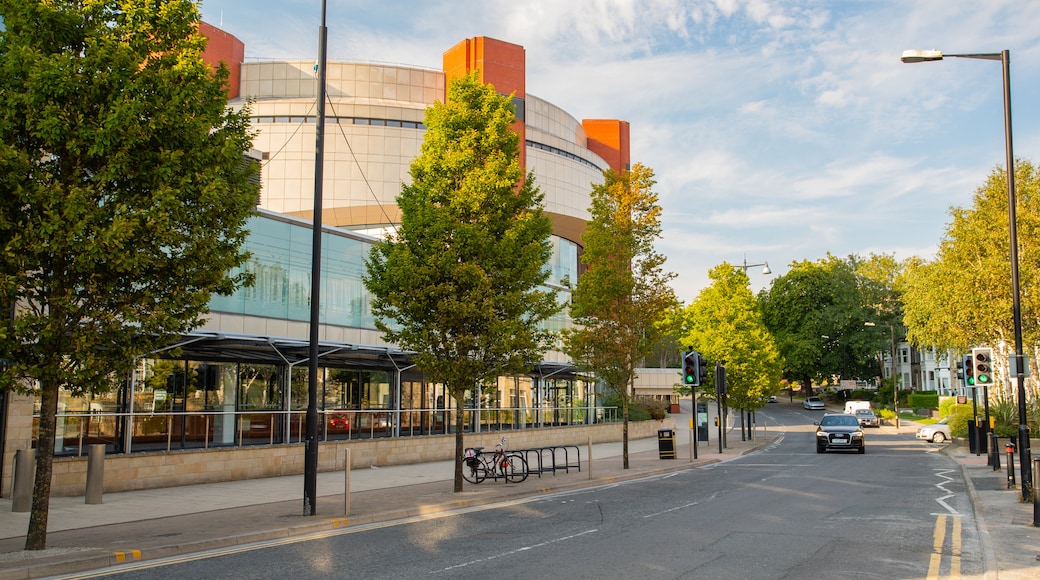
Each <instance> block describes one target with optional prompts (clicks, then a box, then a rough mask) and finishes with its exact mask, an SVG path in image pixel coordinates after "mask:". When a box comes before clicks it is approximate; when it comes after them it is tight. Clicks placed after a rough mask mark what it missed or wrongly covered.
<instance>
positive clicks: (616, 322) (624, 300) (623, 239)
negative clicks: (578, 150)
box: [562, 163, 676, 469]
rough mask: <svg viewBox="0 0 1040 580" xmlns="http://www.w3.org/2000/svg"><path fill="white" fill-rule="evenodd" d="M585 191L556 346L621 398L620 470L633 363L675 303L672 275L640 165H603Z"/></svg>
mask: <svg viewBox="0 0 1040 580" xmlns="http://www.w3.org/2000/svg"><path fill="white" fill-rule="evenodd" d="M603 176H604V182H603V183H602V184H600V185H596V186H595V187H593V189H592V195H591V197H592V206H591V208H590V213H591V214H592V217H591V220H590V221H589V223H588V225H587V226H586V229H585V233H584V235H583V236H582V241H583V242H584V243H585V253H584V254H583V255H582V263H583V264H585V265H587V266H588V270H586V272H585V273H584V274H583V275H582V276H581V277H580V278H578V286H577V288H576V289H575V291H574V295H573V297H572V302H571V317H572V318H573V319H574V322H575V327H573V328H569V329H564V331H563V333H562V334H563V348H564V352H566V353H567V354H568V355H569V356H570V357H571V359H572V360H573V361H574V363H575V364H576V365H578V366H579V367H581V368H583V369H586V370H588V371H591V372H593V373H595V375H596V376H597V377H598V378H599V379H600V380H601V381H602V382H603V384H604V385H605V387H606V389H607V391H608V393H610V394H611V395H613V396H615V397H616V398H617V399H618V400H619V401H620V402H621V414H622V420H623V422H624V426H623V428H622V433H623V436H622V456H623V463H624V468H625V469H628V465H629V463H628V421H629V407H630V402H631V398H632V396H631V395H632V391H631V388H632V382H633V381H634V379H635V377H636V367H638V366H639V365H640V364H641V363H642V362H643V360H644V359H646V358H647V357H649V356H650V355H652V354H653V352H654V348H655V347H656V346H657V345H658V343H660V342H661V341H662V339H663V337H665V336H666V335H667V334H668V333H669V327H668V320H669V317H668V316H667V315H668V314H669V312H670V311H671V310H673V309H674V307H675V305H676V299H675V294H674V292H673V291H672V289H671V288H670V287H669V286H668V281H669V280H671V279H672V278H673V277H674V274H671V273H666V272H664V270H663V267H664V262H665V257H664V256H663V255H661V254H659V253H658V252H657V251H656V250H655V249H654V241H655V240H656V239H657V238H659V237H660V235H661V223H660V217H661V206H659V205H658V204H657V194H656V193H654V191H653V186H654V184H655V183H656V182H655V181H654V173H653V171H652V170H651V169H650V168H648V167H645V166H643V165H641V164H638V163H637V164H636V165H635V166H633V167H632V169H631V170H629V171H625V172H623V173H617V172H614V171H612V170H607V171H605V172H604V173H603Z"/></svg>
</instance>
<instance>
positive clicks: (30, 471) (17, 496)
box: [11, 449, 36, 512]
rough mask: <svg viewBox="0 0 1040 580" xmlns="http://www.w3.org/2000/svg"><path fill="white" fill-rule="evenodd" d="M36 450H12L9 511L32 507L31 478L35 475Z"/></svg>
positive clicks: (25, 510)
mask: <svg viewBox="0 0 1040 580" xmlns="http://www.w3.org/2000/svg"><path fill="white" fill-rule="evenodd" d="M35 468H36V450H35V449H19V450H18V451H15V452H14V489H13V490H12V493H11V499H12V500H13V501H12V502H11V511H13V512H27V511H29V510H31V509H32V495H33V479H34V478H35V476H36V469H35Z"/></svg>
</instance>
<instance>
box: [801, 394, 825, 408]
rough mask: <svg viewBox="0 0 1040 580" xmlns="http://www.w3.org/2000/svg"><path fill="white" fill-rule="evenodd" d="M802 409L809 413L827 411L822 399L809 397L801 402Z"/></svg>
mask: <svg viewBox="0 0 1040 580" xmlns="http://www.w3.org/2000/svg"><path fill="white" fill-rule="evenodd" d="M802 408H803V409H809V410H810V411H825V410H827V405H824V404H823V399H821V398H819V397H809V398H807V399H805V401H803V402H802Z"/></svg>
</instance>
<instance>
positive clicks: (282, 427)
mask: <svg viewBox="0 0 1040 580" xmlns="http://www.w3.org/2000/svg"><path fill="white" fill-rule="evenodd" d="M461 412H462V414H463V417H462V419H463V430H464V431H465V432H471V433H478V432H497V431H515V430H522V429H532V428H538V429H540V428H551V427H564V426H570V425H584V424H595V423H610V422H617V421H620V415H619V411H618V409H617V408H615V407H538V408H530V407H495V408H482V409H471V408H468V409H463V410H462V411H461ZM458 413H459V411H458V410H457V409H325V410H322V411H319V420H320V421H321V425H320V427H319V435H320V437H321V439H322V441H325V442H327V441H341V440H348V441H349V440H354V439H375V438H385V437H416V436H424V435H444V434H449V433H454V432H455V429H456V418H457V414H458ZM56 418H57V426H56V430H55V433H56V437H55V450H54V451H55V453H56V454H58V455H76V456H82V455H83V453H84V451H85V449H86V448H87V446H89V445H93V444H103V445H105V446H106V449H107V451H108V452H110V453H112V452H119V451H120V450H123V451H125V452H127V453H130V452H134V451H172V450H174V449H207V448H209V447H242V446H246V445H275V444H282V443H298V442H302V441H303V440H304V438H305V436H306V412H305V411H304V410H291V411H285V410H270V409H246V410H236V411H225V410H199V411H155V412H150V411H149V412H99V411H89V412H88V411H83V412H65V413H58V414H57V416H56ZM38 421H39V415H38V414H36V415H34V417H33V428H34V438H35V429H36V427H37V426H38ZM537 463H538V464H539V465H540V464H541V463H543V461H542V459H541V458H540V457H539V458H538V460H537ZM552 464H553V465H555V464H556V460H555V458H553V460H552ZM540 469H541V467H539V470H540Z"/></svg>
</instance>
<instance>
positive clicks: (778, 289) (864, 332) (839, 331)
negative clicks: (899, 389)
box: [759, 255, 885, 394]
mask: <svg viewBox="0 0 1040 580" xmlns="http://www.w3.org/2000/svg"><path fill="white" fill-rule="evenodd" d="M759 301H760V303H761V305H762V312H763V320H764V321H765V324H766V327H767V328H769V330H770V332H772V334H773V336H774V338H775V340H776V343H777V347H778V348H779V350H780V354H781V356H782V357H783V360H784V361H785V367H784V375H785V377H786V378H788V379H791V380H796V381H799V382H801V383H802V388H803V390H804V391H805V393H806V394H810V393H811V391H812V384H813V382H817V383H823V382H827V381H830V380H831V379H832V378H834V377H842V376H844V377H850V378H858V377H865V376H872V374H873V373H874V372H875V369H876V363H873V362H872V361H874V360H875V355H876V354H877V352H878V351H879V350H881V348H882V347H883V345H884V344H885V343H884V342H881V338H882V337H881V336H880V335H879V334H878V333H877V332H870V331H869V327H867V326H866V325H865V323H867V322H871V321H872V319H873V317H874V313H873V312H871V311H870V310H869V309H868V308H867V307H866V305H865V304H864V297H863V291H862V289H861V287H860V282H859V280H858V279H857V277H856V273H855V271H854V269H853V266H852V264H851V263H850V262H847V261H844V260H841V259H838V258H836V257H835V256H832V255H828V256H827V257H826V258H824V259H821V260H818V261H816V262H809V261H801V262H795V263H793V264H792V265H791V269H790V271H788V273H787V274H785V275H784V276H781V277H780V278H777V279H776V280H774V281H773V283H772V285H771V286H770V288H769V290H768V291H765V292H763V293H761V294H760V296H759Z"/></svg>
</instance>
